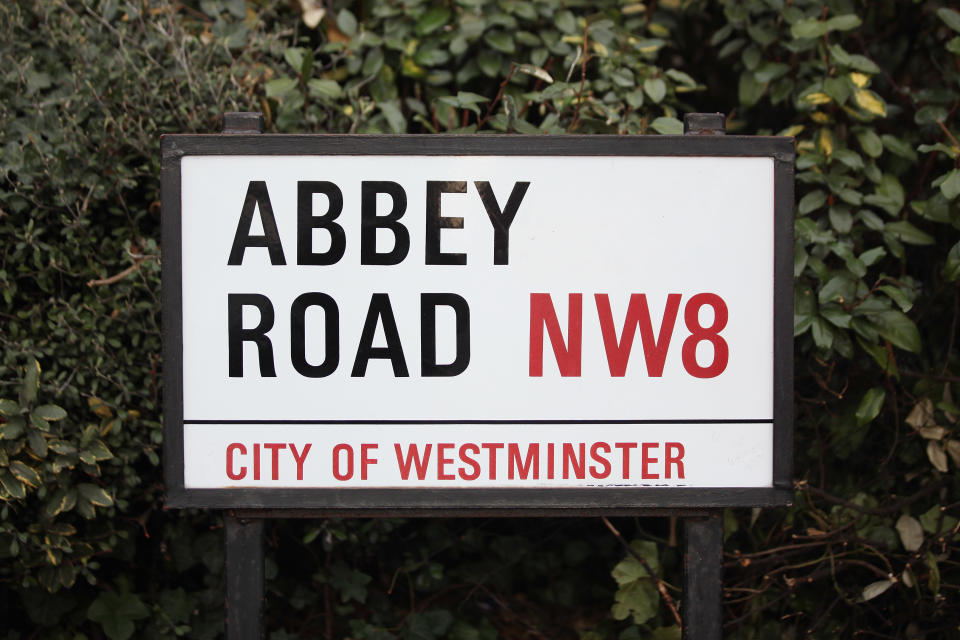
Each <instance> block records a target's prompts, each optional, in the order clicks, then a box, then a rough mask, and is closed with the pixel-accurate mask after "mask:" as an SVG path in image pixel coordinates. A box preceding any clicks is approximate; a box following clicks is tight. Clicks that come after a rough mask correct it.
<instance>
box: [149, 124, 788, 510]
mask: <svg viewBox="0 0 960 640" xmlns="http://www.w3.org/2000/svg"><path fill="white" fill-rule="evenodd" d="M225 133H233V135H166V136H164V137H163V139H162V144H161V147H162V163H163V164H162V166H163V172H162V204H163V225H162V226H163V229H162V234H163V293H162V297H163V356H164V372H163V382H164V475H165V481H166V504H167V506H168V507H175V508H181V507H199V508H218V509H254V510H284V511H285V510H291V509H293V510H309V511H310V512H311V513H312V514H314V515H341V516H350V515H353V516H370V515H388V514H404V515H435V516H441V515H442V516H450V515H471V516H475V515H551V514H561V513H562V514H564V515H591V514H600V513H602V514H618V513H619V514H626V513H639V512H643V513H645V514H653V513H654V512H657V511H660V512H667V511H670V512H673V513H690V512H695V511H698V510H702V509H714V508H720V507H728V506H729V507H735V506H777V505H785V504H788V503H789V502H790V499H791V496H792V472H793V470H792V457H793V450H792V443H793V415H792V414H793V412H792V402H793V397H792V389H793V206H794V190H793V175H794V159H795V151H794V145H793V140H792V139H790V138H782V137H753V136H751V137H746V136H724V135H686V136H602V135H591V136H574V135H571V136H521V135H469V136H458V135H449V136H447V135H444V136H412V135H408V136H382V135H377V136H357V135H264V134H257V133H254V132H252V131H251V132H249V133H250V135H246V134H244V133H240V132H232V131H230V130H229V129H228V130H226V131H225ZM720 133H722V131H721V132H720ZM194 155H204V156H210V155H224V156H227V155H229V156H235V155H258V156H271V155H286V156H289V155H371V156H373V155H378V156H383V155H413V156H418V155H419V156H438V155H441V156H442V155H460V156H463V155H484V156H491V155H492V156H517V155H523V156H664V157H666V156H672V157H677V156H686V157H696V156H710V157H768V158H772V159H773V161H774V196H775V203H774V217H775V219H774V237H773V238H772V239H771V241H772V242H773V245H774V269H773V271H774V296H773V297H774V308H773V309H772V310H771V312H772V313H773V328H774V345H773V352H774V366H773V388H772V393H773V420H772V421H764V422H768V423H769V422H772V423H773V486H772V487H764V488H685V487H680V488H649V487H637V488H622V487H617V488H600V487H598V488H561V489H558V488H542V489H541V488H536V489H531V488H516V489H513V488H496V489H473V488H457V489H434V488H429V489H426V488H409V489H406V488H333V489H331V488H304V489H291V488H276V489H274V488H225V489H188V488H185V487H184V451H183V445H184V440H183V427H184V416H183V375H182V373H183V372H182V362H183V351H182V349H183V327H182V300H181V285H182V278H183V273H182V270H181V173H180V171H181V159H182V158H183V157H184V156H194ZM744 249H745V250H747V248H744ZM657 422H670V421H657ZM349 423H350V421H338V424H349ZM366 424H369V422H366ZM374 424H376V422H374Z"/></svg>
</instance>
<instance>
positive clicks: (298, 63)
mask: <svg viewBox="0 0 960 640" xmlns="http://www.w3.org/2000/svg"><path fill="white" fill-rule="evenodd" d="M305 52H306V49H303V48H302V47H289V48H287V49H284V51H283V59H284V60H286V61H287V63H288V64H289V65H290V66H291V67H293V71H294V72H295V73H300V70H301V69H302V68H303V58H304V53H305Z"/></svg>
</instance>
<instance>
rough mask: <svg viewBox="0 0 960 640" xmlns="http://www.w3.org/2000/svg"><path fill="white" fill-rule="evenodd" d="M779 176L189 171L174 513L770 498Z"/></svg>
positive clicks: (549, 163) (240, 158)
mask: <svg viewBox="0 0 960 640" xmlns="http://www.w3.org/2000/svg"><path fill="white" fill-rule="evenodd" d="M774 175H775V171H774V159H773V158H772V157H731V156H727V157H698V156H674V157H663V156H659V157H648V156H596V155H593V156H576V155H563V156H546V157H545V156H518V155H510V156H497V155H489V156H485V155H460V156H457V155H454V156H450V155H447V156H425V155H409V156H405V155H382V156H370V155H329V156H324V155H262V156H258V155H232V156H224V155H185V156H184V157H182V158H181V159H180V209H181V211H180V215H181V228H180V241H181V264H180V266H181V271H182V282H181V304H182V326H181V329H182V411H183V479H184V487H185V488H186V489H188V490H189V489H222V488H249V487H255V488H272V487H285V488H360V487H369V488H374V487H391V488H403V487H443V488H461V489H462V488H473V487H486V488H491V487H502V488H510V487H540V488H543V487H771V486H772V483H773V446H774V445H773V423H774V406H773V403H774V393H773V377H774V358H773V351H774V314H773V308H774V242H773V238H774V233H775V230H774V201H775V197H774V184H775V180H774Z"/></svg>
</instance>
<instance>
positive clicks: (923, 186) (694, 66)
mask: <svg viewBox="0 0 960 640" xmlns="http://www.w3.org/2000/svg"><path fill="white" fill-rule="evenodd" d="M948 5H949V3H947V2H937V1H932V0H931V1H928V2H906V1H895V0H877V1H866V0H862V1H857V2H854V1H852V0H831V1H824V0H793V1H785V0H719V1H715V2H708V1H706V0H660V1H659V2H658V1H656V0H649V1H648V2H646V3H639V2H629V1H625V2H618V1H615V0H600V1H595V2H585V1H577V0H568V1H565V2H561V1H560V0H500V1H494V0H456V1H450V2H436V1H425V0H408V1H407V2H405V3H402V4H401V3H394V2H389V1H387V0H366V1H364V2H332V3H322V2H319V1H318V0H298V2H296V3H281V2H274V1H272V0H247V1H244V0H201V1H200V2H188V3H186V4H183V3H179V2H172V1H168V0H150V1H148V0H138V1H124V0H105V1H101V0H82V1H81V0H78V1H76V2H58V3H43V2H28V1H27V0H14V1H13V2H8V3H5V4H3V5H0V32H2V33H4V34H5V38H4V39H3V41H2V42H0V131H2V132H3V133H2V135H0V170H2V180H0V184H2V187H0V293H2V296H3V302H2V304H0V345H2V358H0V399H2V400H0V435H2V441H0V500H2V507H0V614H2V619H3V620H4V625H3V630H0V634H2V635H3V637H5V638H30V637H45V638H82V637H86V638H104V637H106V638H110V639H111V640H119V639H123V638H129V637H146V638H153V637H157V638H160V637H163V638H166V637H174V636H184V637H191V638H208V637H217V636H218V635H219V634H220V633H221V626H222V617H223V607H222V588H223V586H222V563H223V554H222V531H221V530H220V521H219V516H218V515H217V514H214V513H208V512H189V511H188V512H176V513H168V512H165V511H163V505H162V474H161V470H160V466H159V451H160V444H161V424H160V420H161V417H160V413H159V407H160V404H159V401H160V395H161V393H162V389H161V383H160V372H161V370H162V362H161V360H160V332H159V314H160V308H159V307H160V305H159V265H160V261H161V259H162V248H161V247H160V246H159V245H158V238H159V233H158V229H159V215H160V208H159V202H158V199H159V189H158V183H159V179H158V176H159V161H158V155H159V154H158V146H159V145H158V138H159V136H160V134H162V133H164V132H212V131H217V130H218V127H219V118H220V114H221V113H222V112H224V111H235V110H236V111H251V110H257V111H262V112H263V113H264V115H265V117H266V120H267V126H268V129H269V130H270V131H278V132H352V133H378V132H394V133H404V132H405V133H424V134H435V133H447V132H459V133H470V132H476V131H486V132H503V133H513V132H518V133H542V134H550V135H562V134H564V133H570V132H576V133H620V134H628V135H634V134H654V133H664V134H669V133H679V132H680V129H681V125H680V119H681V118H682V114H683V113H687V112H691V111H722V112H725V113H727V114H728V130H729V131H730V132H731V133H743V134H763V135H784V136H793V137H795V138H796V144H797V149H798V153H799V155H798V162H797V193H798V205H797V212H796V213H797V215H796V248H795V278H796V301H795V329H796V336H797V337H796V343H795V344H796V347H795V348H796V387H795V398H796V402H795V413H796V445H795V448H796V455H795V460H796V498H795V500H796V504H795V506H794V507H792V508H790V509H771V510H765V511H762V512H761V511H759V510H753V511H751V510H743V511H741V510H731V511H728V512H727V513H726V514H725V516H726V517H725V527H726V529H725V530H726V552H727V556H726V563H725V566H726V579H725V589H726V590H725V596H726V599H725V624H726V628H727V633H728V634H729V635H730V636H731V637H737V638H768V637H769V638H780V637H784V636H787V637H800V636H802V635H804V634H810V635H812V636H813V637H825V638H826V637H853V636H854V635H857V634H858V633H859V634H869V633H874V634H877V635H878V636H879V637H898V638H923V637H931V638H932V637H958V625H960V606H958V602H960V597H958V590H960V571H958V569H957V567H958V564H957V562H958V560H957V557H956V548H957V547H956V538H957V533H958V527H960V525H958V520H957V517H958V515H960V506H958V500H960V497H958V494H960V491H958V489H960V487H958V481H957V473H956V469H957V465H958V464H960V435H958V427H957V420H958V419H960V408H958V406H957V404H958V403H956V402H955V401H954V398H953V397H954V394H955V393H960V388H958V389H957V391H954V390H953V389H954V388H957V382H958V380H960V361H958V358H957V345H956V344H955V335H956V331H957V323H958V322H957V319H958V308H960V302H958V300H960V297H958V286H957V280H958V278H960V242H958V241H960V234H958V229H960V207H958V199H957V198H958V195H960V169H958V162H957V158H958V155H960V143H958V141H957V137H958V136H960V125H958V122H957V112H958V109H960V13H958V12H957V11H956V10H955V9H952V8H950V7H949V6H948ZM732 233H735V230H732ZM741 249H742V250H749V247H747V246H745V247H742V248H741ZM675 524H676V523H675V522H672V521H670V520H667V519H632V520H618V521H616V522H615V525H616V527H617V528H618V529H620V531H622V532H623V533H624V535H625V536H627V537H628V538H630V539H633V540H634V542H633V550H634V552H635V553H636V554H638V555H640V556H642V557H644V558H645V560H646V562H647V564H648V565H649V566H650V567H651V568H652V570H653V571H654V573H655V574H656V575H655V577H653V578H651V576H650V575H649V574H648V573H647V571H646V570H645V569H644V568H643V567H642V565H641V564H640V563H639V561H638V560H637V559H636V558H635V556H634V555H631V554H628V553H625V551H624V549H623V548H622V547H620V546H619V542H618V540H617V539H616V538H615V537H614V536H613V535H612V534H611V532H610V530H609V529H608V528H607V527H605V526H604V524H603V523H602V522H600V521H599V520H596V519H580V520H552V519H537V520H482V521H481V520H442V519H441V520H427V521H415V520H414V521H406V520H356V521H350V520H345V521H338V520H327V521H316V522H304V523H296V522H293V523H290V522H283V523H274V524H272V525H271V527H270V531H269V535H268V541H269V545H268V554H269V556H270V559H269V560H268V565H267V569H268V583H267V587H268V598H269V604H268V611H267V613H268V626H269V628H270V629H271V630H273V632H272V635H271V637H273V638H278V639H280V638H315V637H330V638H342V637H350V638H358V639H359V638H369V639H374V638H377V639H380V638H397V637H400V638H424V639H428V638H441V637H444V638H445V637H449V638H457V639H468V638H476V639H487V638H495V637H502V638H526V637H551V638H553V637H557V638H566V637H569V638H582V639H584V640H587V639H589V640H593V639H600V638H621V639H623V640H630V639H633V638H676V637H678V630H677V627H676V624H675V618H674V612H673V610H672V607H673V605H674V604H676V603H677V602H679V603H680V607H681V610H682V606H683V603H682V594H681V593H680V592H679V590H678V588H677V587H678V585H679V583H680V566H679V554H678V549H677V545H676V540H677V537H678V535H680V534H681V533H682V531H680V532H677V531H676V529H675V527H674V525H675ZM661 588H662V591H661ZM662 592H665V593H667V594H668V595H669V596H670V602H667V601H665V600H664V599H663V597H662V595H661V593H662Z"/></svg>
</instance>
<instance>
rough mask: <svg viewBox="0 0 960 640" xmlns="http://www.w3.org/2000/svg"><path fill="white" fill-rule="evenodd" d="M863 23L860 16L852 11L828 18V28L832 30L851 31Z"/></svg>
mask: <svg viewBox="0 0 960 640" xmlns="http://www.w3.org/2000/svg"><path fill="white" fill-rule="evenodd" d="M861 24H862V21H861V20H860V18H859V17H858V16H856V15H854V14H852V13H848V14H845V15H842V16H836V17H835V18H830V19H829V20H827V29H829V30H830V31H849V30H850V29H856V28H857V27H859V26H860V25H861Z"/></svg>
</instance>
